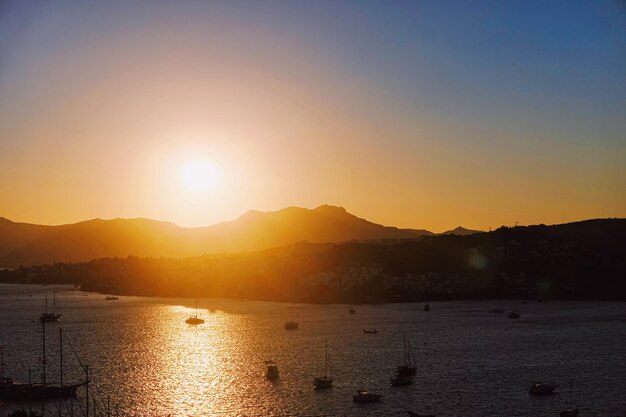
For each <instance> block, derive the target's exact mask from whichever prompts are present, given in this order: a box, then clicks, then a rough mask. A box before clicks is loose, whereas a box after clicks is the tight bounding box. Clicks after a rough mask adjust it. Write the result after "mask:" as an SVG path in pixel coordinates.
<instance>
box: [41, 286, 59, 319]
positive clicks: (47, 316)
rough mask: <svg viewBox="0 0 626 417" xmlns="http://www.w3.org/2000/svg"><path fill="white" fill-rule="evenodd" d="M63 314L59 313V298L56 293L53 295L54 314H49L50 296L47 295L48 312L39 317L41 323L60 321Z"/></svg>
mask: <svg viewBox="0 0 626 417" xmlns="http://www.w3.org/2000/svg"><path fill="white" fill-rule="evenodd" d="M60 318H61V313H57V296H56V292H53V293H52V313H48V296H47V295H46V312H45V313H42V314H41V315H40V316H39V321H41V322H43V323H54V322H57V321H59V319H60Z"/></svg>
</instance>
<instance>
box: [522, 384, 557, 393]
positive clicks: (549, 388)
mask: <svg viewBox="0 0 626 417" xmlns="http://www.w3.org/2000/svg"><path fill="white" fill-rule="evenodd" d="M555 389H556V385H550V384H544V383H543V382H535V383H534V384H532V385H531V386H530V388H529V389H528V393H529V394H531V395H550V394H553V393H554V390H555Z"/></svg>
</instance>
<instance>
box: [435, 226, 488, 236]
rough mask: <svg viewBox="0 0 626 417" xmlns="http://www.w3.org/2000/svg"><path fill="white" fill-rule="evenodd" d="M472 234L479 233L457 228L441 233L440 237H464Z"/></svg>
mask: <svg viewBox="0 0 626 417" xmlns="http://www.w3.org/2000/svg"><path fill="white" fill-rule="evenodd" d="M474 233H480V231H479V230H471V229H466V228H464V227H463V226H457V227H456V228H454V229H452V230H448V231H446V232H443V233H441V234H442V235H459V236H465V235H473V234H474Z"/></svg>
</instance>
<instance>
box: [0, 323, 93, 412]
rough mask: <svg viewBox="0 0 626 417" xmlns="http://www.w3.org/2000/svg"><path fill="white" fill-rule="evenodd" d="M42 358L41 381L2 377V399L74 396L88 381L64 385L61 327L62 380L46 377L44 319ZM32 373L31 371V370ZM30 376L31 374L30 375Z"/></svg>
mask: <svg viewBox="0 0 626 417" xmlns="http://www.w3.org/2000/svg"><path fill="white" fill-rule="evenodd" d="M41 324H42V340H43V341H42V360H41V364H42V366H43V373H42V382H41V383H38V384H37V383H30V381H29V382H28V383H16V382H15V381H13V380H12V379H10V378H4V377H3V378H2V382H1V383H0V399H2V400H7V401H31V400H35V401H37V400H48V399H58V398H67V397H74V396H75V395H76V390H78V388H79V387H81V386H83V385H86V384H87V381H85V382H81V383H77V384H70V385H64V383H63V329H59V352H60V361H59V365H60V373H59V375H60V381H59V384H58V385H56V384H50V383H48V382H47V380H46V377H47V373H46V322H45V321H42V323H41ZM29 375H30V371H29ZM29 378H30V376H29Z"/></svg>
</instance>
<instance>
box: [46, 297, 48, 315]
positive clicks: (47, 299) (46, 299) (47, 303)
mask: <svg viewBox="0 0 626 417" xmlns="http://www.w3.org/2000/svg"><path fill="white" fill-rule="evenodd" d="M46 314H48V295H47V294H46Z"/></svg>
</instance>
